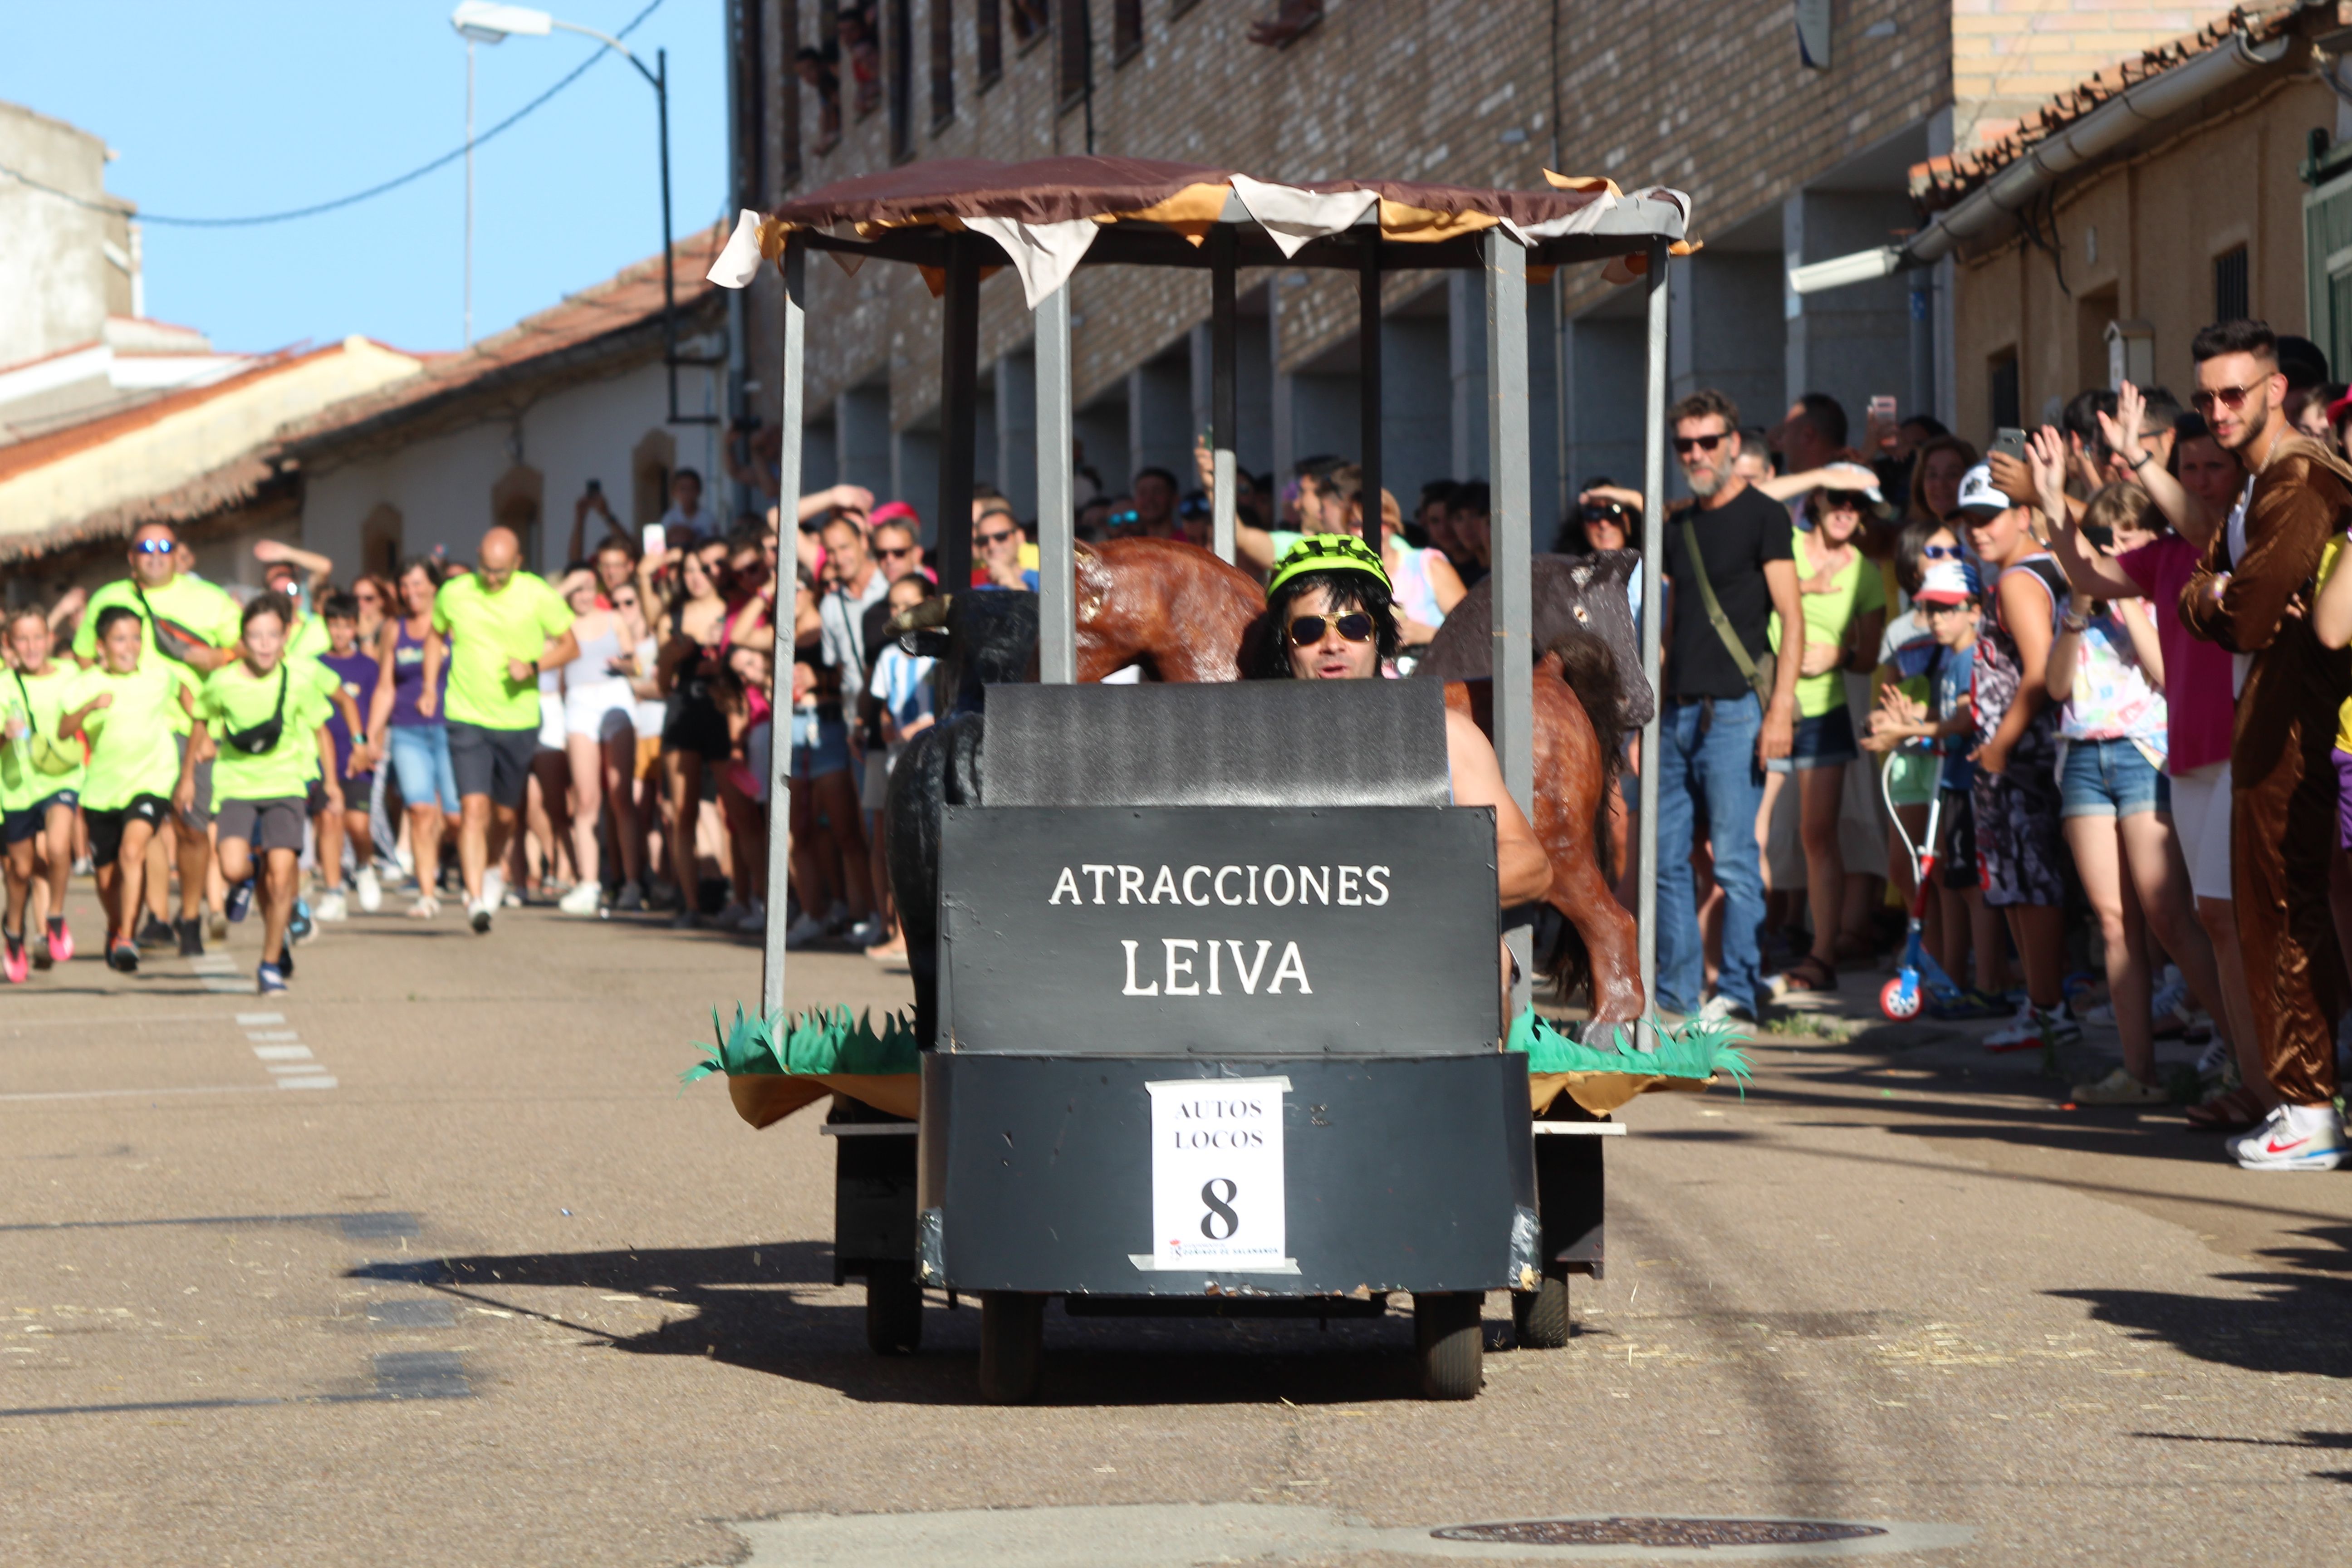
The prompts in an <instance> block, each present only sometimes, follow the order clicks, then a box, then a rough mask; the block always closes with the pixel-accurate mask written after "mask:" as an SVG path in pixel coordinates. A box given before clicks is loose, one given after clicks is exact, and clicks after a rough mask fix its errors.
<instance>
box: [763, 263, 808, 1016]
mask: <svg viewBox="0 0 2352 1568" xmlns="http://www.w3.org/2000/svg"><path fill="white" fill-rule="evenodd" d="M782 272H783V275H784V291H783V292H784V297H783V301H782V305H783V324H784V342H783V353H782V354H780V355H778V356H777V357H778V360H779V369H778V371H777V374H779V375H781V376H782V377H783V384H782V386H780V387H779V388H777V392H778V395H779V398H780V401H781V403H782V407H781V408H780V409H779V411H778V412H777V415H776V417H777V419H778V421H779V422H780V425H781V427H782V431H783V436H784V439H783V449H782V451H781V452H780V453H779V454H778V455H777V458H776V462H777V467H778V468H779V469H780V470H781V472H780V474H779V476H778V479H777V481H776V493H777V498H778V500H777V505H778V508H779V510H778V511H777V514H776V526H777V527H778V528H779V529H780V530H782V532H783V537H782V540H781V541H780V543H781V544H782V545H784V546H786V547H789V546H790V545H791V543H792V541H793V532H792V530H793V521H792V520H793V505H794V503H795V502H796V501H798V500H799V499H800V493H801V412H802V408H801V403H802V387H801V366H802V360H803V347H804V334H805V325H806V323H805V321H804V320H803V316H804V311H805V307H806V303H807V287H808V284H807V278H808V247H807V244H806V243H805V242H804V241H803V239H802V238H801V237H800V236H799V235H797V234H795V235H793V237H791V238H789V239H788V240H786V241H785V244H784V255H783V263H782ZM786 559H787V560H789V559H790V557H789V556H787V557H786ZM778 651H779V653H781V652H782V650H781V649H779V650H778ZM771 663H772V666H773V670H772V675H771V677H770V679H771V682H772V684H771V685H770V687H769V690H768V700H769V702H770V704H771V706H772V711H773V712H775V713H776V714H777V715H778V716H779V717H782V715H785V714H788V713H790V712H791V711H792V695H793V690H792V664H791V661H790V660H787V659H784V658H775V659H773V660H772V661H771ZM792 781H793V748H792V743H791V740H790V737H789V736H788V735H786V734H778V733H775V732H774V731H771V742H770V744H769V747H768V902H769V903H770V905H771V906H772V911H773V912H772V913H771V914H770V915H769V916H768V929H767V934H766V936H765V937H764V938H763V939H762V940H761V964H760V1016H761V1017H763V1018H772V1017H774V1016H776V1015H777V1014H779V1013H781V1012H782V1011H783V1007H784V928H785V927H786V926H787V925H788V924H790V923H791V922H790V921H787V920H786V919H785V918H784V905H785V902H786V900H785V889H788V888H789V887H791V886H792V871H793V814H792V810H791V807H790V805H788V804H787V803H788V802H789V801H790V800H791V798H792Z"/></svg>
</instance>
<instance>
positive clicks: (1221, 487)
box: [1038, 223, 1241, 566]
mask: <svg viewBox="0 0 2352 1568" xmlns="http://www.w3.org/2000/svg"><path fill="white" fill-rule="evenodd" d="M1234 249H1235V236H1234V226H1233V225H1231V224H1229V223H1221V224H1219V225H1217V226H1216V227H1214V228H1213V229H1211V230H1210V231H1209V439H1210V441H1211V442H1212V443H1213V446H1212V447H1211V454H1212V455H1211V458H1210V462H1211V468H1210V474H1211V479H1212V482H1213V485H1214V487H1215V490H1216V495H1215V499H1214V500H1213V502H1212V511H1211V520H1212V521H1211V527H1212V528H1213V530H1214V531H1213V535H1212V538H1211V544H1212V548H1213V549H1214V550H1215V551H1216V552H1217V559H1218V560H1220V561H1222V562H1223V563H1225V564H1226V565H1228V566H1230V565H1232V564H1233V561H1234V501H1235V500H1236V499H1238V498H1237V497H1236V495H1235V493H1234V492H1235V487H1236V486H1238V485H1239V484H1240V482H1241V480H1240V478H1239V475H1238V471H1237V470H1238V468H1239V467H1240V465H1239V462H1238V460H1237V459H1236V458H1234V438H1235V437H1237V436H1238V435H1239V433H1240V425H1241V389H1240V386H1239V384H1238V382H1237V379H1236V378H1237V376H1238V374H1239V361H1238V360H1237V359H1236V357H1235V333H1236V331H1238V329H1239V324H1240V323H1239V320H1238V317H1239V306H1238V304H1237V303H1236V301H1235V300H1234V274H1235V272H1236V271H1237V270H1238V269H1237V268H1236V267H1235V265H1234ZM1064 310H1065V313H1067V306H1066V305H1065V307H1064ZM1065 380H1066V378H1065ZM1044 385H1045V384H1044V383H1043V382H1040V383H1039V384H1038V386H1039V392H1038V396H1039V397H1040V398H1043V397H1044V395H1045V393H1044V390H1043V389H1044ZM1038 406H1039V408H1040V409H1041V410H1042V409H1043V408H1044V406H1045V405H1044V404H1043V403H1042V402H1041V403H1040V404H1039V405H1038ZM1039 450H1040V451H1043V450H1044V448H1043V447H1040V448H1039Z"/></svg>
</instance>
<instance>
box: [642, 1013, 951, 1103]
mask: <svg viewBox="0 0 2352 1568" xmlns="http://www.w3.org/2000/svg"><path fill="white" fill-rule="evenodd" d="M871 1019H872V1015H871V1014H870V1013H866V1014H860V1015H858V1016H856V1017H852V1016H850V1012H849V1009H848V1008H846V1007H835V1008H830V1009H827V1008H824V1007H816V1008H812V1009H810V1010H809V1011H808V1012H806V1013H803V1014H801V1015H799V1016H796V1017H792V1018H789V1019H788V1018H787V1017H786V1016H785V1015H784V1014H783V1013H782V1012H779V1013H776V1014H775V1015H773V1016H771V1017H766V1018H761V1017H760V1016H756V1015H747V1014H746V1013H745V1012H744V1011H743V1008H742V1005H741V1004H740V1003H739V1004H737V1005H736V1008H735V1022H734V1025H733V1026H731V1027H729V1028H723V1029H722V1028H721V1027H720V1026H719V1009H718V1008H716V1007H713V1008H712V1009H711V1010H710V1032H711V1035H712V1037H713V1038H714V1039H715V1040H716V1041H717V1047H716V1048H715V1049H714V1050H712V1052H711V1054H710V1055H709V1056H708V1057H706V1058H703V1059H702V1060H701V1061H699V1062H697V1063H696V1064H695V1065H694V1066H692V1067H690V1068H687V1069H686V1070H685V1071H684V1072H682V1073H680V1074H678V1075H677V1081H678V1083H679V1085H680V1087H683V1086H685V1085H687V1084H689V1083H693V1082H695V1081H696V1080H698V1079H706V1078H709V1077H710V1076H711V1075H712V1074H713V1073H724V1074H726V1075H727V1076H728V1077H729V1078H740V1077H743V1076H744V1075H746V1074H752V1073H767V1074H819V1073H845V1074H856V1075H859V1076H861V1077H888V1076H890V1075H892V1074H895V1073H910V1072H916V1071H919V1070H920V1068H921V1063H922V1054H921V1052H920V1050H919V1048H918V1047H917V1046H916V1044H915V1021H914V1019H913V1017H912V1016H908V1015H906V1014H903V1013H890V1014H886V1015H885V1016H883V1019H882V1030H881V1032H880V1033H879V1034H877V1033H876V1032H875V1030H874V1025H873V1023H872V1021H871ZM780 1045H781V1047H782V1048H781V1049H779V1048H778V1047H779V1046H780Z"/></svg>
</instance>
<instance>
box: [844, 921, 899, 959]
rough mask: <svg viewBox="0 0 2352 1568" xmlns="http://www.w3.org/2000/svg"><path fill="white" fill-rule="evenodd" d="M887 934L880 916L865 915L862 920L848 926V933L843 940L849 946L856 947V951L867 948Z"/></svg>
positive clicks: (863, 950) (862, 950)
mask: <svg viewBox="0 0 2352 1568" xmlns="http://www.w3.org/2000/svg"><path fill="white" fill-rule="evenodd" d="M888 934H889V932H888V931H885V930H884V929H883V925H882V921H881V917H880V916H878V915H867V916H866V918H865V919H864V920H862V921H858V922H857V923H856V925H854V926H851V927H850V928H849V933H848V935H847V936H846V937H845V939H844V940H845V941H846V942H848V943H849V945H850V946H852V947H854V948H856V950H857V951H858V952H865V951H866V949H867V948H869V947H873V946H875V945H877V943H879V942H881V940H882V939H883V938H884V937H885V936H887V935H888Z"/></svg>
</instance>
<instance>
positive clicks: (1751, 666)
mask: <svg viewBox="0 0 2352 1568" xmlns="http://www.w3.org/2000/svg"><path fill="white" fill-rule="evenodd" d="M1683 549H1684V550H1685V551H1686V552H1688V553H1689V555H1690V559H1691V570H1692V571H1693V572H1696V574H1698V596H1699V598H1700V600H1701V601H1702V602H1703V603H1704V604H1705V605H1706V624H1707V625H1709V626H1713V627H1714V628H1715V635H1716V636H1717V637H1721V638H1722V639H1723V651H1724V652H1726V653H1727V654H1729V655H1730V656H1731V662H1732V663H1733V664H1736V665H1738V667H1739V678H1740V679H1742V680H1745V681H1746V682H1748V689H1749V690H1750V691H1753V692H1754V693H1756V700H1757V701H1759V702H1760V703H1762V704H1764V706H1766V707H1767V708H1769V707H1770V706H1771V705H1772V676H1773V672H1774V671H1775V670H1776V669H1777V668H1779V667H1780V659H1779V657H1778V656H1777V655H1775V654H1773V653H1772V652H1771V651H1770V650H1769V649H1767V650H1766V651H1765V652H1763V653H1761V654H1759V655H1755V656H1752V657H1751V656H1750V655H1749V653H1748V649H1747V647H1745V646H1744V645H1743V644H1742V643H1741V642H1740V640H1739V634H1738V632H1736V631H1734V630H1732V629H1731V617H1730V616H1727V615H1725V614H1724V613H1723V603H1722V601H1721V600H1719V599H1717V597H1716V596H1715V584H1712V583H1710V582H1708V581H1707V579H1706V556H1704V555H1702V554H1700V553H1699V549H1698V526H1697V524H1696V523H1695V522H1693V521H1691V514H1690V511H1689V510H1685V511H1684V513H1683Z"/></svg>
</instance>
